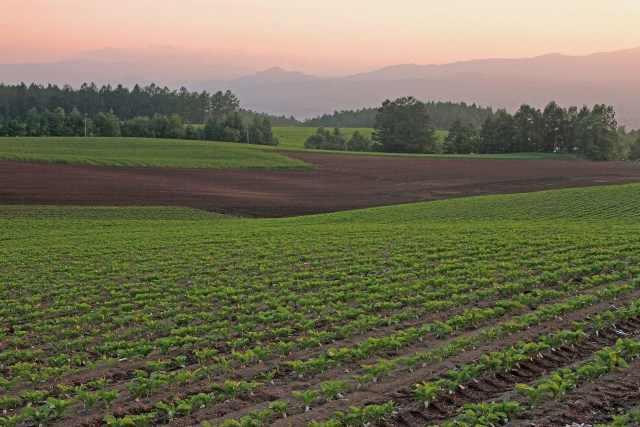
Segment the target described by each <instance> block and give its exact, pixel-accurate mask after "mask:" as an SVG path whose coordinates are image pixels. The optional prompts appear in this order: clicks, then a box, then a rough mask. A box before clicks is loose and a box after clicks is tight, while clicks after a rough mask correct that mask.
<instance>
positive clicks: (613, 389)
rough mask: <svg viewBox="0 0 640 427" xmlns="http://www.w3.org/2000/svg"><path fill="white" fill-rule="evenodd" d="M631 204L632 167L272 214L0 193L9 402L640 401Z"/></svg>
mask: <svg viewBox="0 0 640 427" xmlns="http://www.w3.org/2000/svg"><path fill="white" fill-rule="evenodd" d="M639 212H640V184H630V185H619V186H602V187H592V188H578V189H567V190H560V191H548V192H539V193H530V194H516V195H501V196H487V197H473V198H465V199H457V200H444V201H435V202H429V203H421V204H412V205H406V206H388V207H381V208H373V209H366V210H359V211H352V212H340V213H332V214H326V215H316V216H309V217H296V218H281V219H243V218H233V217H225V216H222V215H218V214H215V213H208V212H203V211H199V210H194V209H188V208H161V207H148V208H144V207H130V208H116V207H101V208H96V207H74V206H69V207H46V206H41V207H37V208H36V207H32V206H2V207H0V230H1V231H0V236H1V238H2V244H1V245H0V284H1V286H0V297H1V298H2V301H3V304H2V306H1V307H0V336H2V340H1V341H0V405H2V406H0V410H2V411H3V413H2V414H1V415H0V416H2V417H3V418H0V420H1V422H2V425H18V426H27V425H38V424H43V425H50V426H68V425H74V426H83V425H84V426H99V425H103V424H106V425H171V426H187V425H203V426H208V425H214V426H237V425H243V426H257V425H275V426H289V425H292V426H316V427H318V426H347V425H348V426H358V425H365V424H367V425H370V426H417V425H439V426H450V425H454V424H453V423H454V422H457V423H459V424H460V425H464V424H462V423H465V422H466V423H472V424H471V425H474V424H473V423H480V425H488V423H485V424H482V422H483V421H482V420H485V421H487V420H492V422H494V423H496V422H498V421H497V420H502V421H506V419H508V420H510V424H509V425H513V426H530V425H531V426H532V425H536V426H557V425H565V424H571V423H572V422H577V423H590V424H595V423H611V422H613V415H616V416H622V415H623V414H625V412H629V418H631V417H632V416H634V414H633V412H632V409H633V408H636V407H638V405H640V390H639V389H638V383H639V382H640V369H638V368H639V367H640V359H639V358H638V356H639V355H640V317H639V316H640V280H639V275H640V266H639V262H640V248H639V247H638V244H637V242H638V241H640V221H639V220H640V214H639ZM463 407H464V408H465V411H462V408H463ZM285 415H286V417H285ZM480 417H484V418H480ZM496 417H497V418H496Z"/></svg>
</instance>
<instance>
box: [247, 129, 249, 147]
mask: <svg viewBox="0 0 640 427" xmlns="http://www.w3.org/2000/svg"><path fill="white" fill-rule="evenodd" d="M246 131H247V144H248V143H249V129H246Z"/></svg>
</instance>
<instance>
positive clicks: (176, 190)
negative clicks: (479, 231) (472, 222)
mask: <svg viewBox="0 0 640 427" xmlns="http://www.w3.org/2000/svg"><path fill="white" fill-rule="evenodd" d="M287 155H288V156H290V157H293V158H296V159H300V160H304V161H306V162H309V163H312V164H315V165H316V167H315V169H309V170H232V169H225V170H208V169H180V168H138V167H126V168H125V167H99V166H82V165H66V164H46V163H22V162H9V161H2V162H0V181H1V182H2V185H1V186H0V204H14V205H15V204H26V205H29V204H38V205H42V204H46V205H101V206H105V205H112V206H113V205H115V206H130V205H141V206H188V207H194V208H200V209H206V210H210V211H215V212H221V213H229V214H236V215H243V216H257V217H283V216H295V215H305V214H316V213H325V212H334V211H342V210H350V209H358V208H365V207H370V206H382V205H392V204H401V203H415V202H420V201H428V200H439V199H450V198H458V197H466V196H475V195H487V194H504V193H522V192H530V191H539V190H549V189H560V188H571V187H587V186H594V185H611V184H627V183H631V182H638V181H640V164H637V163H623V162H604V163H593V162H581V161H562V160H488V159H441V158H409V157H378V156H345V155H331V154H315V153H291V154H287Z"/></svg>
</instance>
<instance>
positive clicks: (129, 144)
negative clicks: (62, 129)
mask: <svg viewBox="0 0 640 427" xmlns="http://www.w3.org/2000/svg"><path fill="white" fill-rule="evenodd" d="M247 147H248V146H247V145H246V144H234V143H227V142H212V141H187V140H169V139H155V138H94V137H91V138H79V137H26V138H25V137H21V138H0V159H1V160H15V161H23V162H44V163H64V164H81V165H89V166H96V165H98V166H128V167H174V168H177V167H182V168H208V169H225V168H235V169H238V168H241V169H246V168H249V169H251V168H258V169H280V168H304V167H308V165H305V164H304V163H302V162H300V161H296V160H292V159H289V158H286V157H283V156H279V155H276V154H274V153H270V152H268V151H265V150H255V149H248V148H247Z"/></svg>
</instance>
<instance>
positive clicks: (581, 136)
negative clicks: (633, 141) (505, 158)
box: [443, 102, 624, 160]
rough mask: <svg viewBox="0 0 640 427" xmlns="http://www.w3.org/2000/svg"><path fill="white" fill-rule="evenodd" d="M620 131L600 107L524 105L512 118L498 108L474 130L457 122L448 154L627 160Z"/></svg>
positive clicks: (610, 114)
mask: <svg viewBox="0 0 640 427" xmlns="http://www.w3.org/2000/svg"><path fill="white" fill-rule="evenodd" d="M620 134H621V130H620V128H619V127H618V123H617V121H616V119H615V112H614V110H613V107H611V106H609V105H603V104H598V105H594V106H593V108H591V109H589V108H588V107H587V106H583V107H582V108H578V107H575V106H572V107H569V108H562V107H560V106H559V105H558V104H556V103H555V102H550V103H549V104H547V106H546V107H545V108H544V109H543V110H540V109H536V108H533V107H531V106H529V105H527V104H524V105H522V106H521V107H520V109H518V111H517V112H516V113H514V114H513V115H511V114H509V113H508V112H507V111H505V110H498V111H496V113H495V114H494V115H492V116H491V117H487V119H486V120H485V121H484V123H483V124H482V126H480V127H476V126H473V125H469V124H464V123H462V121H461V120H456V121H455V122H454V123H453V124H452V125H451V127H450V128H449V134H448V136H447V137H446V139H445V141H444V145H443V152H444V153H458V154H466V153H488V154H491V153H516V152H540V153H570V154H577V155H579V156H581V157H584V158H587V159H591V160H611V159H616V158H623V157H624V153H623V152H622V151H623V145H622V144H620V139H621V138H620Z"/></svg>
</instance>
